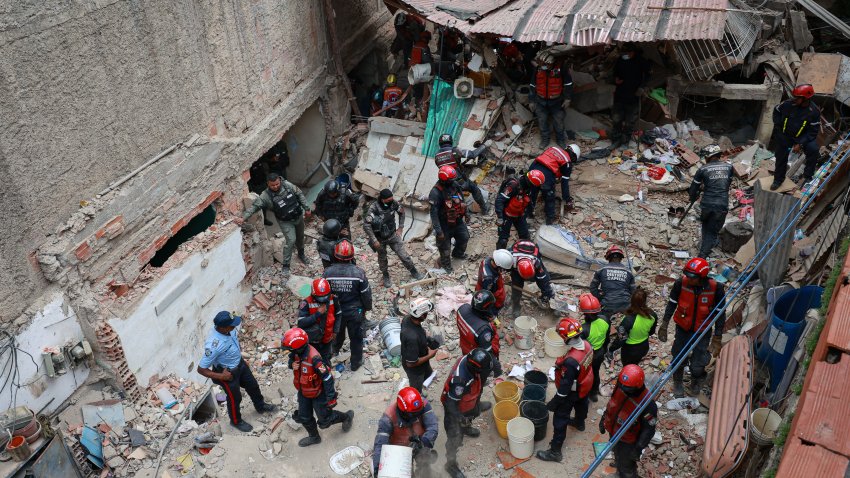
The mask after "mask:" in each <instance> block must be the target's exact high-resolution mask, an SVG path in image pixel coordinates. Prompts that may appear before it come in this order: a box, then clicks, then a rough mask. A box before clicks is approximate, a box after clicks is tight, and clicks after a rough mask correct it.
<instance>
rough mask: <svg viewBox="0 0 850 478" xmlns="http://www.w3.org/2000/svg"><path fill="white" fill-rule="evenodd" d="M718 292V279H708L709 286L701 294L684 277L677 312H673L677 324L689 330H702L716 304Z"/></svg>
mask: <svg viewBox="0 0 850 478" xmlns="http://www.w3.org/2000/svg"><path fill="white" fill-rule="evenodd" d="M716 293H717V281H715V280H714V279H708V285H707V287H705V288H703V290H702V291H701V292H700V293H699V294H696V293H695V290H694V289H692V288H691V287H689V286H688V285H687V283H686V281H685V280H684V279H683V280H682V291H681V292H680V293H679V300H678V305H677V306H676V313H675V314H673V320H674V321H675V322H676V325H678V326H679V327H681V328H682V329H684V330H686V331H688V332H702V331H703V329H705V326H706V325H707V322H706V319H707V318H708V316H709V315H711V311H712V309H714V306H715V305H716V304H715V303H714V299H715V294H716Z"/></svg>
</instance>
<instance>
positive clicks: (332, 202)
mask: <svg viewBox="0 0 850 478" xmlns="http://www.w3.org/2000/svg"><path fill="white" fill-rule="evenodd" d="M359 202H360V197H359V195H357V194H354V193H352V192H351V191H350V190H349V189H348V188H344V187H342V186H341V185H340V184H339V181H337V180H335V179H331V180H329V181H328V182H326V183H325V186H324V187H323V188H322V190H321V191H319V194H318V195H317V196H316V203H315V204H316V207H315V209H314V213H315V215H316V216H318V217H319V218H321V219H322V220H323V221H327V220H328V219H336V220H337V221H339V224H340V227H341V229H340V235H341V236H343V237H347V238H351V230H350V228H349V219H350V218H351V216H353V215H354V211H355V210H356V209H357V204H358V203H359Z"/></svg>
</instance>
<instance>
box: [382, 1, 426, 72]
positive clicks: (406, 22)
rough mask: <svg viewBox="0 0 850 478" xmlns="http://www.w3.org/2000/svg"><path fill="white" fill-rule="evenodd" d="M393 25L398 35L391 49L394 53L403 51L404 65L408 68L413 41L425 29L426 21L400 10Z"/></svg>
mask: <svg viewBox="0 0 850 478" xmlns="http://www.w3.org/2000/svg"><path fill="white" fill-rule="evenodd" d="M393 25H394V27H395V35H396V36H395V38H394V39H393V43H392V45H391V46H390V51H391V52H392V53H393V54H396V53H398V52H399V51H401V52H402V58H403V62H404V67H405V68H407V66H408V65H407V60H408V59H409V58H410V53H411V50H412V49H413V42H415V41H416V39H417V38H418V37H419V34H420V33H421V32H423V31H425V22H424V21H423V20H422V19H421V18H419V17H417V16H416V15H408V14H407V13H405V12H399V13H398V14H397V15H396V16H395V19H394V20H393Z"/></svg>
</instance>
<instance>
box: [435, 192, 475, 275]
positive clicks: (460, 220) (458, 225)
mask: <svg viewBox="0 0 850 478" xmlns="http://www.w3.org/2000/svg"><path fill="white" fill-rule="evenodd" d="M464 190H465V189H464V187H463V186H462V185H461V184H460V183H458V182H457V181H451V182H449V183H448V184H443V183H442V182H437V184H436V185H434V187H433V188H431V192H430V194H428V202H429V203H430V204H431V226H432V227H433V228H434V234H435V235H436V236H437V249H438V250H439V251H440V265H441V266H443V268H444V269H446V270H447V271H451V270H452V261H451V258H450V257H449V253H450V252H451V256H452V257H455V258H458V259H463V258H464V257H465V256H466V245H467V243H469V229H467V227H466V220H467V218H468V217H469V214H468V212H467V211H466V206H465V203H464V198H463V191H464ZM447 203H450V204H451V206H448V207H447ZM450 208H451V209H450ZM440 236H442V240H441V239H440ZM452 239H454V240H455V245H454V250H452Z"/></svg>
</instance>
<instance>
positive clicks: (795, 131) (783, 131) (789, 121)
mask: <svg viewBox="0 0 850 478" xmlns="http://www.w3.org/2000/svg"><path fill="white" fill-rule="evenodd" d="M819 132H820V109H819V108H818V107H817V106H816V105H815V104H814V103H813V102H811V101H810V102H809V104H808V105H806V106H802V105H800V106H798V105H795V104H794V100H793V99H791V100H788V101H785V102H784V103H780V104H779V105H777V106H776V108H774V109H773V137H774V138H776V152H775V154H776V172H774V173H773V182H777V181H778V182H780V183H781V182H782V181H784V180H785V173H786V172H788V153H789V152H790V150H791V148H792V147H793V146H794V145H797V144H799V145H800V146H801V147H802V148H803V151H804V152H805V153H806V166H805V169H804V170H803V177H804V178H805V179H806V180H809V179H811V178H812V177H813V176H814V175H815V168H816V167H817V162H818V159H819V157H820V149H819V148H818V143H817V137H818V133H819Z"/></svg>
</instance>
